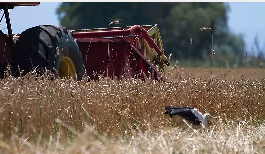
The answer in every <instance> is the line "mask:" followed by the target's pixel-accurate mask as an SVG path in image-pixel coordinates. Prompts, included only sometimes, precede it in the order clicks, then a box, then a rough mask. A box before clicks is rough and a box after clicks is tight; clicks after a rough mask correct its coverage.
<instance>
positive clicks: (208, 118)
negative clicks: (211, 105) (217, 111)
mask: <svg viewBox="0 0 265 154" xmlns="http://www.w3.org/2000/svg"><path fill="white" fill-rule="evenodd" d="M211 117H212V116H211V114H210V113H205V114H204V119H205V121H206V123H207V124H212V119H211Z"/></svg>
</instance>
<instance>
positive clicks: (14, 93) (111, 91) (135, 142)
mask: <svg viewBox="0 0 265 154" xmlns="http://www.w3.org/2000/svg"><path fill="white" fill-rule="evenodd" d="M264 75H265V70H264V69H251V68H247V69H213V70H212V73H211V69H198V68H197V69H194V68H184V69H181V68H175V69H174V70H169V71H168V72H167V75H166V81H165V82H156V81H146V82H142V81H140V80H132V79H131V80H121V81H116V80H110V79H107V78H105V79H100V81H98V82H86V80H85V79H84V80H82V81H80V82H74V81H72V80H66V79H58V80H54V81H51V80H47V79H46V78H45V77H39V78H37V79H36V76H35V75H27V76H25V77H22V78H13V77H11V76H9V77H6V78H4V79H2V80H1V81H0V102H1V104H0V119H1V120H0V135H1V136H0V138H1V139H0V153H22V154H24V153H27V154H28V153H69V154H70V153H71V154H79V153H110V154H111V153H155V154H156V153H157V154H162V153H166V154H173V153H174V154H177V153H251V154H254V153H265V131H264V130H265V124H264V123H263V119H264V118H265V112H264V110H265V77H264ZM166 105H173V106H184V105H188V106H193V107H196V108H198V109H200V110H201V111H202V112H210V113H211V114H212V115H213V116H214V120H213V121H214V124H213V125H212V126H210V127H209V128H206V129H204V130H200V131H198V132H197V131H193V130H191V129H182V128H179V127H174V126H173V124H172V121H171V119H170V118H169V117H168V116H165V115H163V114H162V113H163V112H164V107H165V106H166Z"/></svg>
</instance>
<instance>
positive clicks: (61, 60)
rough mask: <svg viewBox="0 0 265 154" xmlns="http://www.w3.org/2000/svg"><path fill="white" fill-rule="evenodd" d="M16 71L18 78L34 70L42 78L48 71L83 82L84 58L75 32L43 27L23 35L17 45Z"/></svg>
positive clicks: (47, 26) (30, 30)
mask: <svg viewBox="0 0 265 154" xmlns="http://www.w3.org/2000/svg"><path fill="white" fill-rule="evenodd" d="M13 57H14V60H13V66H12V68H13V69H14V70H15V72H14V75H15V76H17V75H19V72H18V66H19V69H20V70H24V72H23V74H26V73H28V72H30V71H32V70H33V69H35V70H36V71H37V73H39V74H43V73H45V71H46V70H45V68H46V69H47V70H49V71H51V72H52V73H53V74H54V75H55V77H56V78H57V77H58V75H59V76H60V77H72V78H73V79H77V80H81V79H82V77H83V75H84V73H85V70H84V64H83V57H82V54H81V52H80V50H79V47H78V45H77V43H76V42H75V40H74V39H73V37H72V34H71V32H69V31H67V29H66V28H64V27H56V26H52V25H41V26H36V27H32V28H30V29H27V30H25V31H24V32H22V33H21V35H20V38H19V40H18V41H17V43H16V45H15V51H14V55H13Z"/></svg>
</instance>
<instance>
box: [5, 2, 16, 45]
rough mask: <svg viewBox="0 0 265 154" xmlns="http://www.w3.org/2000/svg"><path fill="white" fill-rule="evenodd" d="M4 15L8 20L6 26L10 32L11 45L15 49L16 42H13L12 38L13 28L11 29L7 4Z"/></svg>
mask: <svg viewBox="0 0 265 154" xmlns="http://www.w3.org/2000/svg"><path fill="white" fill-rule="evenodd" d="M4 14H5V18H6V26H7V30H8V35H9V39H10V43H11V46H12V48H13V47H14V42H13V36H12V27H11V22H10V18H9V12H8V6H7V4H6V5H5V8H4Z"/></svg>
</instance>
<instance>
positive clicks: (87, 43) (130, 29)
mask: <svg viewBox="0 0 265 154" xmlns="http://www.w3.org/2000/svg"><path fill="white" fill-rule="evenodd" d="M34 5H39V3H38V2H0V9H3V10H4V14H3V16H4V15H5V18H6V25H7V30H8V34H4V33H3V32H2V31H1V30H0V49H1V50H0V62H1V64H2V65H1V74H2V75H3V72H4V70H5V69H6V67H7V66H8V65H10V66H11V67H12V71H13V74H14V76H20V75H23V74H26V73H28V72H30V71H32V70H35V71H36V72H37V73H39V74H43V73H44V72H45V71H47V70H49V71H50V72H52V73H53V74H54V76H55V78H57V77H72V78H74V79H77V80H80V79H81V78H82V77H83V76H84V75H87V76H89V78H90V79H92V80H94V79H98V76H99V75H103V76H105V77H106V76H108V77H111V78H112V77H117V78H121V77H125V78H131V77H132V78H141V79H143V80H144V79H146V78H151V79H155V80H156V79H158V78H159V76H160V74H161V73H160V72H163V70H164V67H165V65H167V66H168V65H170V63H169V61H168V60H167V57H166V56H165V54H164V48H163V44H162V39H161V36H160V32H159V29H158V27H157V25H145V26H140V25H135V26H127V27H108V28H94V29H81V30H67V29H66V28H65V27H58V26H53V25H40V26H35V27H32V28H29V29H26V30H25V31H23V32H22V33H21V34H19V35H14V34H12V28H11V23H10V18H9V12H8V10H9V9H13V8H14V7H15V6H34ZM3 16H2V18H3ZM2 18H1V20H2ZM160 70H162V71H160ZM85 73H86V74H85Z"/></svg>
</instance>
